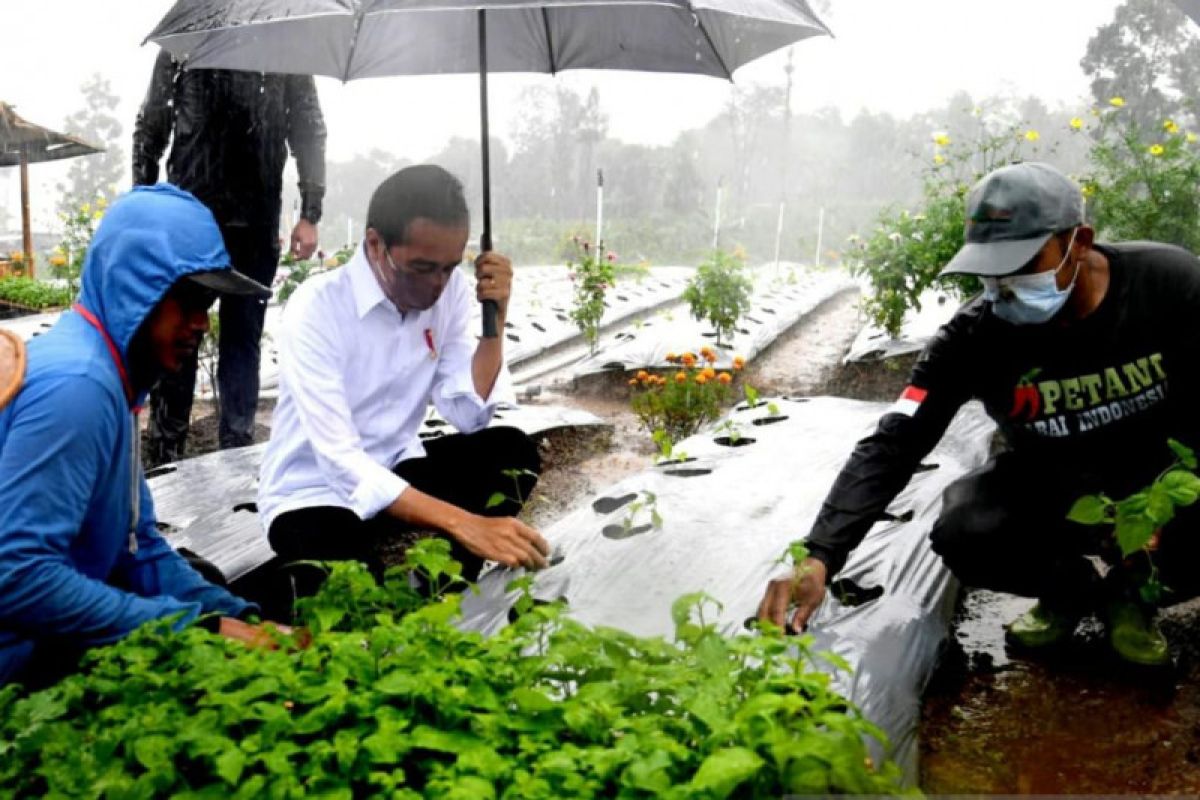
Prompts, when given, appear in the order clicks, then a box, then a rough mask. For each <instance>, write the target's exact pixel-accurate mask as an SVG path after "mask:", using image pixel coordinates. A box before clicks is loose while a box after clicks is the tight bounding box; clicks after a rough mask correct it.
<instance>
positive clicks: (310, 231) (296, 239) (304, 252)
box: [290, 217, 317, 261]
mask: <svg viewBox="0 0 1200 800" xmlns="http://www.w3.org/2000/svg"><path fill="white" fill-rule="evenodd" d="M316 249H317V226H316V225H314V224H312V223H311V222H309V221H308V220H306V219H304V218H303V217H302V218H301V219H300V221H299V222H297V223H296V227H294V228H292V246H291V250H290V252H291V254H292V255H293V256H294V257H296V258H298V259H300V260H301V261H304V260H305V259H308V258H311V257H312V254H313V252H314V251H316Z"/></svg>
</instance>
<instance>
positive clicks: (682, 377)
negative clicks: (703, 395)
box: [675, 372, 687, 383]
mask: <svg viewBox="0 0 1200 800" xmlns="http://www.w3.org/2000/svg"><path fill="white" fill-rule="evenodd" d="M675 382H676V383H687V373H686V372H676V373H675Z"/></svg>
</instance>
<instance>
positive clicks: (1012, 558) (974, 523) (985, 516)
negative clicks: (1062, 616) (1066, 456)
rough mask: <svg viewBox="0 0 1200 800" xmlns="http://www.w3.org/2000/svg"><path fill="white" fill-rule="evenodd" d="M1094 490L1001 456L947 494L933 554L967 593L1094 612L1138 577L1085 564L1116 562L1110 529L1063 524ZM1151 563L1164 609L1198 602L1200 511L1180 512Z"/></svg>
mask: <svg viewBox="0 0 1200 800" xmlns="http://www.w3.org/2000/svg"><path fill="white" fill-rule="evenodd" d="M1102 488H1103V481H1102V480H1101V479H1099V478H1097V477H1096V476H1093V475H1089V474H1087V473H1081V472H1072V473H1068V472H1066V471H1063V470H1055V469H1052V468H1051V467H1049V466H1047V465H1045V464H1040V463H1037V462H1036V461H1035V460H1032V459H1030V458H1027V457H1023V456H1019V455H1016V454H1013V453H1003V454H1001V455H999V456H997V457H996V458H994V459H992V460H991V461H989V462H988V463H987V464H985V465H984V466H983V467H981V468H980V469H978V470H976V471H974V472H972V473H970V474H968V475H967V476H965V477H963V478H961V479H960V480H958V481H956V482H954V483H953V484H951V485H950V486H948V487H947V488H946V491H945V493H944V495H943V505H942V514H941V517H940V518H939V519H938V521H937V522H936V523H935V524H934V526H933V530H932V531H931V532H930V540H931V544H932V546H933V550H934V552H936V553H937V554H938V555H940V556H941V557H942V559H943V561H945V563H946V566H948V567H949V568H950V571H951V572H953V573H954V575H955V576H956V577H957V578H958V579H959V580H960V581H962V582H963V583H964V584H965V585H967V586H973V587H976V588H980V589H993V590H995V591H1000V592H1007V593H1010V594H1016V595H1021V596H1024V597H1036V598H1038V599H1040V600H1043V601H1045V602H1047V603H1048V604H1050V605H1053V606H1055V607H1057V608H1061V609H1064V610H1071V609H1073V610H1078V611H1089V610H1094V609H1097V608H1099V607H1100V606H1101V605H1102V604H1103V602H1104V601H1105V600H1107V599H1109V598H1110V597H1112V596H1114V594H1118V593H1124V592H1127V591H1129V589H1130V586H1131V585H1137V584H1139V583H1140V581H1141V580H1142V579H1143V577H1144V575H1145V572H1146V569H1147V567H1146V564H1145V562H1144V559H1142V558H1141V557H1135V558H1133V559H1131V560H1130V563H1127V564H1125V565H1124V566H1122V567H1121V568H1120V569H1116V570H1113V571H1111V572H1110V573H1109V575H1108V576H1107V579H1104V578H1102V577H1101V575H1100V572H1099V571H1098V570H1097V568H1096V566H1095V564H1094V563H1093V561H1092V560H1091V559H1089V558H1088V556H1099V557H1101V558H1102V559H1103V560H1105V561H1106V562H1108V563H1110V564H1115V563H1117V562H1118V561H1120V558H1119V552H1118V551H1117V550H1116V549H1115V546H1114V545H1113V544H1112V539H1113V537H1112V535H1111V534H1112V527H1111V526H1101V525H1097V526H1088V525H1080V524H1078V523H1075V522H1071V521H1069V520H1068V519H1067V512H1068V511H1070V509H1071V506H1072V505H1074V503H1075V501H1076V500H1077V499H1078V498H1079V497H1081V496H1083V495H1085V494H1091V493H1096V492H1098V491H1100V490H1101V489H1102ZM1110 496H1112V494H1110ZM1121 496H1123V495H1118V496H1117V497H1116V498H1115V499H1120V497H1121ZM1153 561H1154V564H1155V565H1156V566H1157V567H1158V569H1159V579H1160V580H1161V581H1162V583H1163V584H1164V585H1166V586H1167V587H1168V588H1170V589H1172V590H1174V591H1173V594H1172V596H1171V597H1169V598H1168V602H1177V601H1179V600H1183V599H1186V598H1188V597H1191V596H1195V595H1196V594H1200V580H1198V572H1200V570H1198V569H1197V567H1200V504H1196V505H1193V506H1191V507H1188V508H1183V509H1179V513H1178V515H1177V516H1176V518H1175V519H1174V520H1173V521H1172V522H1171V523H1170V524H1169V525H1167V526H1166V528H1165V529H1164V530H1163V533H1162V536H1161V539H1160V545H1159V549H1158V551H1157V552H1156V553H1154V555H1153Z"/></svg>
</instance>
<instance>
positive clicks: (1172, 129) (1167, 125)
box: [1163, 119, 1179, 136]
mask: <svg viewBox="0 0 1200 800" xmlns="http://www.w3.org/2000/svg"><path fill="white" fill-rule="evenodd" d="M1163 130H1164V131H1166V132H1167V133H1168V134H1170V135H1171V136H1174V135H1175V134H1177V133H1179V126H1178V125H1176V124H1175V120H1173V119H1169V120H1166V121H1165V122H1163Z"/></svg>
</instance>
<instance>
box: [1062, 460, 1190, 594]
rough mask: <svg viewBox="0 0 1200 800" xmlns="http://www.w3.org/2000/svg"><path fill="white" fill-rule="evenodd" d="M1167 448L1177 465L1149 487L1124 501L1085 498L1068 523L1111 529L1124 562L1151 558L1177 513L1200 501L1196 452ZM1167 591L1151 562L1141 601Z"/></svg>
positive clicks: (1075, 506)
mask: <svg viewBox="0 0 1200 800" xmlns="http://www.w3.org/2000/svg"><path fill="white" fill-rule="evenodd" d="M1168 444H1169V445H1170V448H1171V451H1172V452H1173V453H1174V454H1175V462H1174V463H1173V464H1172V465H1171V466H1169V467H1168V468H1167V469H1165V470H1164V471H1163V472H1162V473H1161V474H1160V475H1159V476H1158V477H1157V478H1155V479H1154V482H1153V483H1151V484H1150V486H1148V487H1147V488H1145V489H1143V490H1141V491H1140V492H1134V493H1133V494H1131V495H1129V496H1128V497H1126V498H1125V499H1123V500H1113V499H1111V498H1109V497H1107V496H1106V495H1103V494H1093V495H1084V496H1083V497H1081V498H1079V499H1078V500H1076V501H1075V504H1074V505H1072V506H1071V510H1070V511H1069V512H1068V513H1067V519H1069V520H1071V521H1073V522H1078V523H1079V524H1081V525H1112V526H1113V537H1114V539H1115V540H1116V543H1117V546H1118V547H1119V548H1120V550H1121V557H1122V558H1127V557H1129V556H1130V555H1132V554H1134V553H1137V552H1138V551H1144V552H1145V553H1146V555H1147V557H1148V558H1149V557H1150V553H1151V552H1152V551H1153V549H1154V544H1155V539H1156V536H1157V535H1158V534H1159V533H1160V532H1161V530H1162V528H1163V526H1164V525H1166V524H1167V523H1169V522H1170V521H1171V520H1173V519H1174V518H1175V509H1176V508H1179V507H1183V506H1190V505H1192V504H1193V503H1195V502H1196V500H1197V499H1200V476H1198V475H1197V474H1196V465H1197V459H1196V453H1195V451H1193V450H1192V449H1191V448H1190V447H1187V446H1186V445H1184V444H1182V443H1181V442H1178V441H1176V440H1174V439H1171V440H1169V441H1168ZM1189 533H1190V532H1189ZM1165 591H1166V587H1164V586H1163V585H1162V584H1161V583H1159V582H1158V569H1157V567H1154V566H1153V561H1151V572H1150V575H1149V578H1148V579H1147V581H1146V583H1145V584H1144V585H1143V586H1142V589H1141V593H1142V597H1143V599H1145V600H1147V601H1148V602H1154V601H1156V600H1158V599H1159V598H1161V597H1162V595H1163V593H1164V592H1165Z"/></svg>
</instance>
